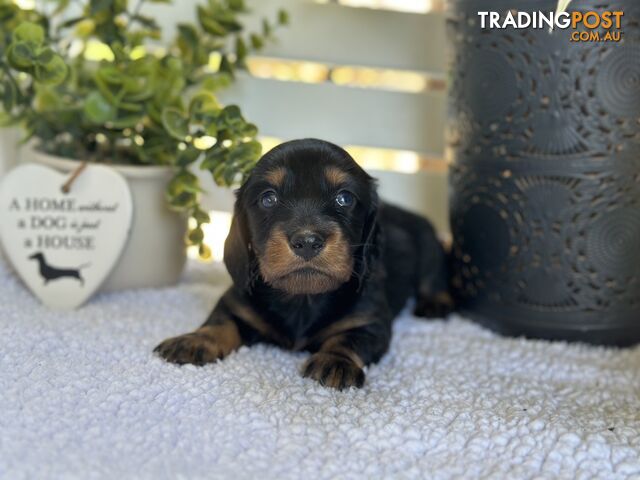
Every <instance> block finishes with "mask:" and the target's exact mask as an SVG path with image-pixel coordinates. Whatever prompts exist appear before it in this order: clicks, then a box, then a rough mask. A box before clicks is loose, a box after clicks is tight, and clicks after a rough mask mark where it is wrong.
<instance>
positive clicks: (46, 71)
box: [34, 53, 69, 85]
mask: <svg viewBox="0 0 640 480" xmlns="http://www.w3.org/2000/svg"><path fill="white" fill-rule="evenodd" d="M46 57H47V62H46V63H42V62H40V61H39V62H38V64H37V65H36V67H35V71H34V77H35V79H36V80H37V81H38V82H41V83H45V84H47V85H59V84H60V83H62V82H64V80H65V79H66V78H67V73H68V71H69V68H68V67H67V64H66V63H64V60H63V58H62V57H61V56H60V55H57V54H54V53H52V54H51V55H46ZM38 58H40V57H38Z"/></svg>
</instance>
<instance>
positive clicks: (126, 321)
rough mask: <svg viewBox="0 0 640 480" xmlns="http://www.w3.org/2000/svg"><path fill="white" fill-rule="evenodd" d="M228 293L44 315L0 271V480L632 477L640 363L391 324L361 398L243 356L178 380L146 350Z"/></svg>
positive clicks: (274, 353) (253, 352)
mask: <svg viewBox="0 0 640 480" xmlns="http://www.w3.org/2000/svg"><path fill="white" fill-rule="evenodd" d="M227 282H228V280H227V278H226V276H225V275H222V274H220V272H219V270H216V269H212V268H211V267H208V268H206V269H203V268H202V267H198V268H194V266H193V265H191V267H190V272H189V273H188V274H187V276H186V278H185V280H184V282H183V283H182V284H181V285H179V286H177V287H175V288H170V289H164V290H154V291H129V292H124V293H117V294H104V295H99V296H98V297H96V298H95V299H94V300H93V301H92V302H91V303H90V304H89V305H87V306H85V307H83V308H82V309H80V310H79V311H77V312H74V313H67V314H61V313H52V312H49V311H47V310H46V309H45V308H43V307H41V306H40V305H39V304H38V303H37V302H36V301H35V300H34V299H33V298H32V297H31V295H30V294H29V293H28V292H27V291H26V290H25V289H24V287H23V286H22V285H21V284H20V283H19V282H18V281H17V280H15V278H14V277H13V275H12V274H11V273H10V272H9V271H8V269H7V267H6V266H5V265H4V264H2V263H0V478H3V479H12V480H13V479H21V478H37V479H45V478H81V479H88V478H110V479H112V478H153V479H163V478H224V479H229V478H231V479H245V478H246V479H249V478H260V479H286V478H304V479H307V478H365V479H371V478H382V477H385V478H436V479H439V478H443V479H445V478H447V479H448V478H464V479H468V478H509V479H518V478H544V479H550V478H585V479H586V478H590V479H591V478H602V479H617V478H640V349H639V348H635V349H629V350H620V351H617V350H613V349H604V348H593V347H587V346H582V345H566V344H562V343H547V342H540V341H525V340H519V339H505V338H500V337H498V336H496V335H494V334H492V333H490V332H488V331H486V330H483V329H482V328H480V327H478V326H476V325H474V324H472V323H470V322H467V321H465V320H463V319H460V318H452V319H450V320H449V321H448V322H444V321H435V322H426V321H421V320H416V319H413V318H410V317H409V316H408V315H407V316H405V317H404V318H402V319H400V320H399V321H398V322H397V323H396V326H395V336H394V340H393V345H392V348H391V351H390V353H389V354H388V355H387V356H386V357H385V358H384V360H383V361H382V362H381V363H380V364H379V365H376V366H373V367H371V368H369V371H368V377H367V383H366V385H365V388H364V389H362V390H361V391H355V390H352V391H347V392H337V391H332V390H326V389H324V388H322V387H320V386H318V385H316V384H315V383H314V382H312V381H310V380H305V379H302V378H301V377H300V376H299V375H298V368H299V365H300V363H301V362H302V360H303V359H304V356H305V355H304V354H299V353H298V354H292V353H289V352H283V351H280V350H278V349H276V348H273V347H269V346H258V347H256V348H252V349H247V348H244V349H242V350H240V351H239V352H237V353H235V354H233V355H231V356H230V357H229V358H227V359H226V360H224V361H223V362H221V363H218V364H215V365H210V366H206V367H202V368H197V367H192V366H186V367H182V368H180V367H176V366H173V365H169V364H167V363H164V362H162V361H161V360H159V359H158V358H156V357H154V356H153V355H152V354H151V350H152V348H153V347H154V346H155V345H156V344H157V343H158V342H159V341H160V340H162V339H164V338H166V337H167V336H169V335H175V334H178V333H182V332H185V331H187V330H189V329H192V328H194V327H196V326H198V325H199V324H200V323H201V322H202V321H203V319H204V318H205V316H206V315H207V313H208V311H209V309H210V308H211V307H212V305H213V303H214V301H215V299H216V297H217V295H219V294H220V292H221V290H222V288H223V287H224V285H225V284H226V283H227Z"/></svg>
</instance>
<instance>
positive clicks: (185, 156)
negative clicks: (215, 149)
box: [176, 146, 201, 168]
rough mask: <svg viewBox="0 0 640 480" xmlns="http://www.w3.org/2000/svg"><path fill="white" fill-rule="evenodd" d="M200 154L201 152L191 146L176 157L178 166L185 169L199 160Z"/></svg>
mask: <svg viewBox="0 0 640 480" xmlns="http://www.w3.org/2000/svg"><path fill="white" fill-rule="evenodd" d="M200 153H201V152H200V150H198V149H197V148H195V147H193V146H189V147H187V148H185V149H184V150H181V151H179V152H178V155H177V156H176V165H178V166H179V167H183V168H184V167H186V166H188V165H191V164H192V163H193V162H195V161H196V160H197V159H198V157H199V156H200Z"/></svg>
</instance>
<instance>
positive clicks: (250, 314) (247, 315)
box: [223, 292, 293, 348]
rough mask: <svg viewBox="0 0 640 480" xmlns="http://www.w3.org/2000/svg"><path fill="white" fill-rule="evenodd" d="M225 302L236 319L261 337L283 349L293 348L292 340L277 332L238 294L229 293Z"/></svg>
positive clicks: (224, 299)
mask: <svg viewBox="0 0 640 480" xmlns="http://www.w3.org/2000/svg"><path fill="white" fill-rule="evenodd" d="M223 301H224V303H225V305H226V306H227V308H228V309H229V311H230V312H231V314H232V315H233V316H234V317H235V318H237V319H238V320H239V321H241V322H243V323H244V324H245V325H248V326H249V327H251V328H252V329H254V330H255V331H256V332H258V333H259V334H260V335H261V336H263V337H264V338H266V339H268V340H270V341H272V342H274V343H276V344H278V345H281V346H283V347H286V348H290V347H291V345H292V343H293V342H292V341H291V339H289V338H288V337H287V336H286V335H284V334H282V333H280V332H279V331H277V330H276V329H275V327H273V326H272V325H271V324H270V323H269V322H267V321H266V320H265V319H264V318H263V317H262V316H261V315H260V314H259V313H258V312H257V311H256V310H255V309H254V308H253V307H252V306H251V305H249V304H248V303H246V302H245V301H244V300H242V299H240V298H238V297H237V295H236V294H234V293H233V292H228V293H227V294H225V296H224V297H223Z"/></svg>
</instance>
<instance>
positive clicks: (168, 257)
mask: <svg viewBox="0 0 640 480" xmlns="http://www.w3.org/2000/svg"><path fill="white" fill-rule="evenodd" d="M27 157H28V158H29V160H30V161H33V162H37V163H40V164H43V165H47V166H49V167H52V168H54V169H56V170H58V171H60V172H65V173H67V172H69V173H70V172H72V171H74V170H75V169H77V168H78V165H79V163H78V161H77V160H70V159H66V158H60V157H54V156H51V155H47V154H44V153H41V152H38V151H37V150H33V151H32V152H31V154H30V155H28V156H27ZM113 168H114V169H115V170H117V171H118V172H119V173H121V174H122V176H124V178H125V179H126V180H127V183H128V184H129V188H130V189H131V196H132V198H133V223H132V226H131V234H130V236H129V239H128V241H127V244H126V246H125V248H124V251H123V252H122V255H121V257H120V259H119V260H118V263H117V264H116V266H115V267H114V269H113V271H112V272H111V274H110V275H109V276H108V277H107V279H106V280H105V282H104V284H103V285H102V286H101V287H100V290H101V291H114V290H123V289H129V288H149V287H163V286H167V285H173V284H175V283H176V282H177V281H178V279H179V278H180V275H181V274H182V270H183V268H184V265H185V261H186V248H185V241H184V239H185V233H186V230H187V218H186V216H184V215H181V214H179V213H176V212H174V211H171V210H170V209H169V207H168V206H167V203H166V200H165V196H164V192H165V188H166V186H167V183H168V182H169V180H170V179H171V176H172V170H171V168H169V167H161V166H141V167H137V166H128V165H124V166H121V165H114V166H113Z"/></svg>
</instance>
